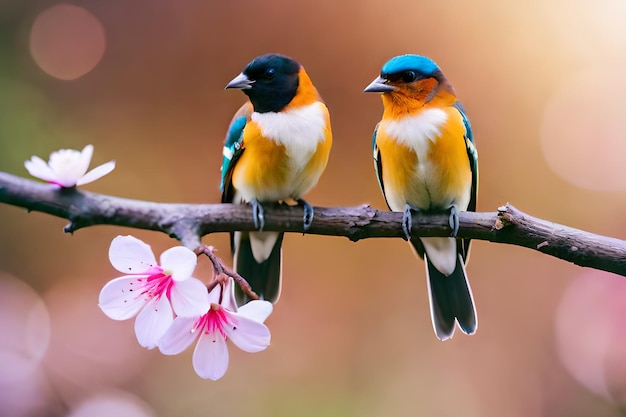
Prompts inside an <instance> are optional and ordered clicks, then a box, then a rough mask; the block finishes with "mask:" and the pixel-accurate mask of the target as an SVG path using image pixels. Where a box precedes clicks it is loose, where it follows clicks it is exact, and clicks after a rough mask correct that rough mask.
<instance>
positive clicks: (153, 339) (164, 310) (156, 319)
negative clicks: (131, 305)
mask: <svg viewBox="0 0 626 417" xmlns="http://www.w3.org/2000/svg"><path fill="white" fill-rule="evenodd" d="M173 321H174V313H173V312H172V306H170V302H169V300H168V299H167V298H166V297H157V298H153V299H152V300H150V301H149V302H148V304H146V306H145V307H144V308H143V310H141V311H140V312H139V314H138V315H137V319H136V320H135V334H136V335H137V341H138V342H139V344H140V345H141V346H143V347H145V348H148V349H152V348H154V347H156V346H157V344H158V343H159V340H160V339H161V337H163V335H164V334H165V332H166V331H167V329H169V327H170V326H171V325H172V322H173Z"/></svg>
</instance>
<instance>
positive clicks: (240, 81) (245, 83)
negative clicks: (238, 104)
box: [224, 72, 254, 90]
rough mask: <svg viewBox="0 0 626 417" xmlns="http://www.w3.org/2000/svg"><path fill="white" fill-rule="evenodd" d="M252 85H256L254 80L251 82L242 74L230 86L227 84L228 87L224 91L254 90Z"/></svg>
mask: <svg viewBox="0 0 626 417" xmlns="http://www.w3.org/2000/svg"><path fill="white" fill-rule="evenodd" d="M252 84H254V80H251V79H250V78H248V76H247V75H246V74H244V73H243V72H242V73H241V74H239V75H238V76H236V77H235V78H233V79H232V80H231V81H230V82H229V83H228V84H226V87H224V89H228V88H238V89H240V90H249V89H250V88H252Z"/></svg>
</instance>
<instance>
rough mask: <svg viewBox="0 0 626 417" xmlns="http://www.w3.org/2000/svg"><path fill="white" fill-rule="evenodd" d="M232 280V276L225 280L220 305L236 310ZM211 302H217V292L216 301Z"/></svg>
mask: <svg viewBox="0 0 626 417" xmlns="http://www.w3.org/2000/svg"><path fill="white" fill-rule="evenodd" d="M233 282H234V280H233V279H232V278H229V279H228V281H226V285H225V286H224V292H223V297H222V303H221V304H222V307H224V308H225V309H227V310H230V311H233V312H237V309H238V307H237V301H235V291H234V284H233ZM211 302H213V303H216V304H217V303H218V302H219V294H218V299H217V300H216V301H211ZM270 304H271V303H270Z"/></svg>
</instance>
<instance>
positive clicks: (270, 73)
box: [265, 68, 276, 80]
mask: <svg viewBox="0 0 626 417" xmlns="http://www.w3.org/2000/svg"><path fill="white" fill-rule="evenodd" d="M274 75H276V70H275V69H274V68H268V69H266V70H265V78H267V79H269V80H271V79H272V78H274Z"/></svg>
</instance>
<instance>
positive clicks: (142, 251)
mask: <svg viewBox="0 0 626 417" xmlns="http://www.w3.org/2000/svg"><path fill="white" fill-rule="evenodd" d="M109 260H110V261H111V265H113V268H115V269H117V270H118V271H120V272H123V273H126V274H141V273H143V272H146V271H147V270H148V269H150V268H152V267H154V266H156V265H157V261H156V258H155V257H154V253H152V249H151V248H150V245H148V244H147V243H144V242H142V241H141V240H139V239H137V238H136V237H133V236H117V237H116V238H115V239H113V241H112V242H111V246H110V247H109Z"/></svg>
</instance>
